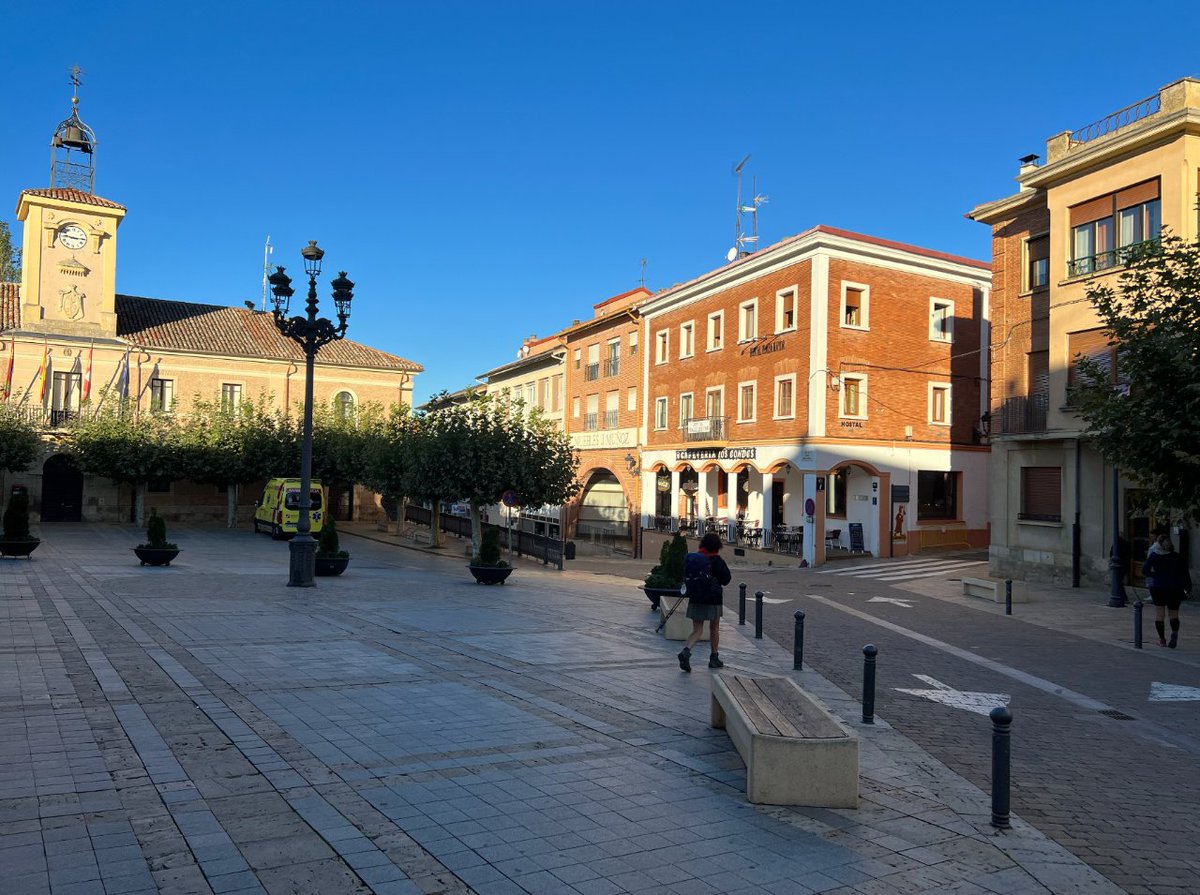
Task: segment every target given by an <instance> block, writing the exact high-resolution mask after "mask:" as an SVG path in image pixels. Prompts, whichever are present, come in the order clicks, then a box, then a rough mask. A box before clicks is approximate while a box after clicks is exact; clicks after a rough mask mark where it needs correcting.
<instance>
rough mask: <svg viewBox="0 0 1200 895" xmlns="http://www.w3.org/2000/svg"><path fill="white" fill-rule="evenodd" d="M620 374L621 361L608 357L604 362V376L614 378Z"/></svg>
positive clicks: (617, 358)
mask: <svg viewBox="0 0 1200 895" xmlns="http://www.w3.org/2000/svg"><path fill="white" fill-rule="evenodd" d="M620 372H621V359H620V358H619V357H610V358H609V359H608V360H606V361H605V362H604V375H605V376H616V375H617V374H618V373H620Z"/></svg>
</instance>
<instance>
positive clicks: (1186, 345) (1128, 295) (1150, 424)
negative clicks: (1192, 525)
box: [1071, 235, 1200, 520]
mask: <svg viewBox="0 0 1200 895" xmlns="http://www.w3.org/2000/svg"><path fill="white" fill-rule="evenodd" d="M1087 296H1088V298H1089V299H1090V300H1091V302H1092V304H1093V305H1094V306H1095V308H1096V311H1097V313H1098V314H1099V316H1100V319H1101V321H1103V323H1104V325H1105V327H1106V328H1107V329H1108V331H1109V333H1110V334H1111V344H1112V345H1114V346H1115V348H1116V364H1115V368H1116V370H1115V375H1114V372H1113V371H1112V370H1111V365H1110V366H1108V367H1106V366H1105V365H1102V364H1100V363H1098V362H1096V360H1095V359H1091V358H1084V359H1081V360H1079V361H1078V363H1079V370H1080V380H1081V384H1080V385H1078V386H1077V387H1076V388H1074V389H1073V390H1072V393H1071V400H1072V401H1073V402H1074V403H1075V405H1076V406H1077V407H1078V408H1079V410H1080V412H1081V414H1082V415H1083V418H1084V420H1085V421H1086V423H1087V427H1086V429H1085V432H1084V434H1085V436H1086V437H1087V438H1088V439H1089V440H1090V441H1091V443H1092V444H1093V445H1094V446H1095V447H1096V449H1097V450H1098V451H1099V452H1100V454H1101V455H1102V456H1103V457H1104V459H1105V460H1107V461H1108V462H1109V463H1111V464H1113V465H1114V466H1117V467H1119V468H1120V469H1121V470H1122V471H1123V472H1124V473H1125V474H1126V475H1127V476H1129V477H1130V478H1132V479H1136V480H1137V481H1138V483H1139V485H1140V486H1141V487H1143V488H1144V489H1145V491H1146V494H1147V498H1148V502H1149V504H1150V506H1149V509H1150V510H1152V511H1154V512H1156V513H1161V514H1163V515H1166V516H1174V517H1176V518H1181V519H1184V520H1195V519H1197V518H1200V246H1197V245H1196V244H1194V243H1186V242H1184V241H1183V240H1182V239H1179V238H1178V237H1175V236H1170V235H1168V236H1164V237H1163V239H1162V241H1161V243H1158V244H1156V245H1152V246H1149V247H1147V248H1146V249H1143V250H1141V251H1138V252H1135V253H1134V254H1133V255H1132V256H1131V257H1130V258H1129V259H1128V265H1127V267H1126V269H1125V271H1124V272H1123V273H1122V274H1121V275H1120V277H1119V278H1118V280H1117V288H1115V289H1114V288H1112V287H1111V286H1109V285H1108V284H1106V283H1100V284H1097V285H1095V286H1092V287H1090V288H1089V289H1088V290H1087Z"/></svg>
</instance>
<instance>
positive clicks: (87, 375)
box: [83, 342, 96, 401]
mask: <svg viewBox="0 0 1200 895" xmlns="http://www.w3.org/2000/svg"><path fill="white" fill-rule="evenodd" d="M95 351H96V343H95V342H93V343H92V344H91V345H89V346H88V362H87V367H86V368H85V369H84V371H83V400H85V401H86V400H87V399H88V396H89V395H90V394H91V393H92V354H94V353H95Z"/></svg>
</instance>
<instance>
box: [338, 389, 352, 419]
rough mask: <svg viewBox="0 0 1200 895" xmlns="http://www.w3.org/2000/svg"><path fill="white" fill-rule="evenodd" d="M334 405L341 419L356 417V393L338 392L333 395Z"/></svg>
mask: <svg viewBox="0 0 1200 895" xmlns="http://www.w3.org/2000/svg"><path fill="white" fill-rule="evenodd" d="M333 406H334V409H335V410H336V411H337V415H338V418H339V419H343V420H349V419H354V409H355V404H354V395H352V394H350V393H349V392H338V393H337V394H336V395H334V396H333Z"/></svg>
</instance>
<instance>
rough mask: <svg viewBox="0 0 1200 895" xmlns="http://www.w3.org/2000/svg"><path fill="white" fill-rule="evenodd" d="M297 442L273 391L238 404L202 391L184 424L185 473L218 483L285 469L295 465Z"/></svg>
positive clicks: (250, 479) (244, 480)
mask: <svg viewBox="0 0 1200 895" xmlns="http://www.w3.org/2000/svg"><path fill="white" fill-rule="evenodd" d="M142 418H143V419H144V418H145V414H143V415H142ZM292 442H293V432H292V430H291V427H290V424H289V423H288V421H287V419H286V418H285V417H284V416H283V414H281V413H280V412H279V411H277V410H273V409H272V407H271V397H270V395H266V394H263V395H259V396H258V398H256V399H255V400H253V401H250V400H245V401H242V402H240V403H239V404H238V405H237V406H236V407H231V406H230V405H229V403H228V402H223V401H207V400H204V399H202V398H200V397H199V396H197V397H196V398H195V399H194V400H193V403H192V408H191V411H190V412H189V413H188V414H187V416H186V418H184V419H182V421H181V422H180V424H179V431H178V443H179V447H180V449H181V458H180V459H181V462H180V467H181V468H180V473H181V475H182V477H184V478H188V479H191V480H192V481H193V482H201V483H203V484H208V485H218V486H229V485H240V484H245V483H247V482H254V481H258V480H260V479H266V478H271V477H272V476H277V475H282V474H284V473H286V472H288V471H290V470H291V468H292V466H291V464H289V461H290V459H291V457H292V454H293V453H294V451H293V449H292ZM297 465H298V464H297Z"/></svg>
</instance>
